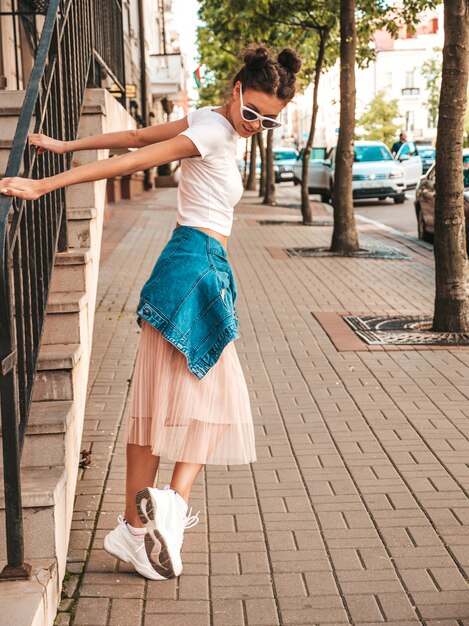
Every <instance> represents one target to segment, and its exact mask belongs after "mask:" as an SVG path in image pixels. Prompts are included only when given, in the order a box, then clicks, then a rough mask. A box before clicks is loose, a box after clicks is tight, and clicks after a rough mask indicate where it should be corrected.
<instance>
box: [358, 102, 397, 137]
mask: <svg viewBox="0 0 469 626" xmlns="http://www.w3.org/2000/svg"><path fill="white" fill-rule="evenodd" d="M398 116H399V106H398V103H397V100H390V101H389V100H386V94H385V92H384V91H380V92H379V93H378V94H377V95H376V97H375V98H373V100H372V101H371V102H370V103H369V104H368V106H367V109H366V111H365V112H364V113H363V115H362V116H361V117H360V118H359V119H358V120H357V126H359V127H360V126H361V127H363V129H364V131H365V132H364V133H361V134H358V138H359V139H369V140H378V141H384V143H385V144H390V143H392V141H393V140H394V138H395V137H396V135H397V132H398V129H399V126H397V125H396V124H395V123H394V119H395V118H396V117H398Z"/></svg>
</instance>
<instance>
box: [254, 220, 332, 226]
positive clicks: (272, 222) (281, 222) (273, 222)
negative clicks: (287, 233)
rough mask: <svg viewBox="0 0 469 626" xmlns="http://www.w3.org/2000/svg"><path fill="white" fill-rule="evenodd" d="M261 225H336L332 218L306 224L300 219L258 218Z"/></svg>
mask: <svg viewBox="0 0 469 626" xmlns="http://www.w3.org/2000/svg"><path fill="white" fill-rule="evenodd" d="M258 222H259V224H260V225H261V226H279V225H282V226H285V225H286V226H334V222H333V221H332V220H314V221H313V223H312V224H305V223H304V222H299V221H298V220H258Z"/></svg>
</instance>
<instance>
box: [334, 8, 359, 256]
mask: <svg viewBox="0 0 469 626" xmlns="http://www.w3.org/2000/svg"><path fill="white" fill-rule="evenodd" d="M355 4H356V0H340V123H339V126H340V130H339V138H338V141H337V151H336V157H335V161H336V163H335V180H334V194H333V199H332V206H333V207H334V231H333V233H332V243H331V250H332V251H333V252H355V251H356V250H358V249H359V247H360V246H359V243H358V233H357V227H356V224H355V214H354V212H353V195H352V167H353V146H354V139H355V98H356V94H355V57H356V47H357V33H356V27H355Z"/></svg>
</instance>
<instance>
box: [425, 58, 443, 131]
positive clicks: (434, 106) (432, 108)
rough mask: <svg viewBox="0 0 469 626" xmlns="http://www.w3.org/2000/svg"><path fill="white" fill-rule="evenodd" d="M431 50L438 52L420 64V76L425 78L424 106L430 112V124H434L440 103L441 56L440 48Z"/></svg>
mask: <svg viewBox="0 0 469 626" xmlns="http://www.w3.org/2000/svg"><path fill="white" fill-rule="evenodd" d="M433 51H434V52H437V53H439V54H438V56H434V57H432V58H431V59H428V61H425V63H424V64H423V65H422V76H423V77H424V78H425V87H426V89H427V91H428V99H427V102H426V107H427V110H428V112H429V114H430V120H431V123H432V125H433V126H436V123H437V120H438V105H439V104H440V88H441V68H442V58H441V48H434V49H433Z"/></svg>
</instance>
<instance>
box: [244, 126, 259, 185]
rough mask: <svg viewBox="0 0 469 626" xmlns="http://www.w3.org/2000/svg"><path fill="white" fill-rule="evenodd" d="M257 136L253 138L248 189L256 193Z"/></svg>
mask: <svg viewBox="0 0 469 626" xmlns="http://www.w3.org/2000/svg"><path fill="white" fill-rule="evenodd" d="M256 148H257V134H256V135H253V136H252V137H251V158H250V161H249V176H248V182H247V185H246V189H249V190H250V191H256V161H257V149H256Z"/></svg>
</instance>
